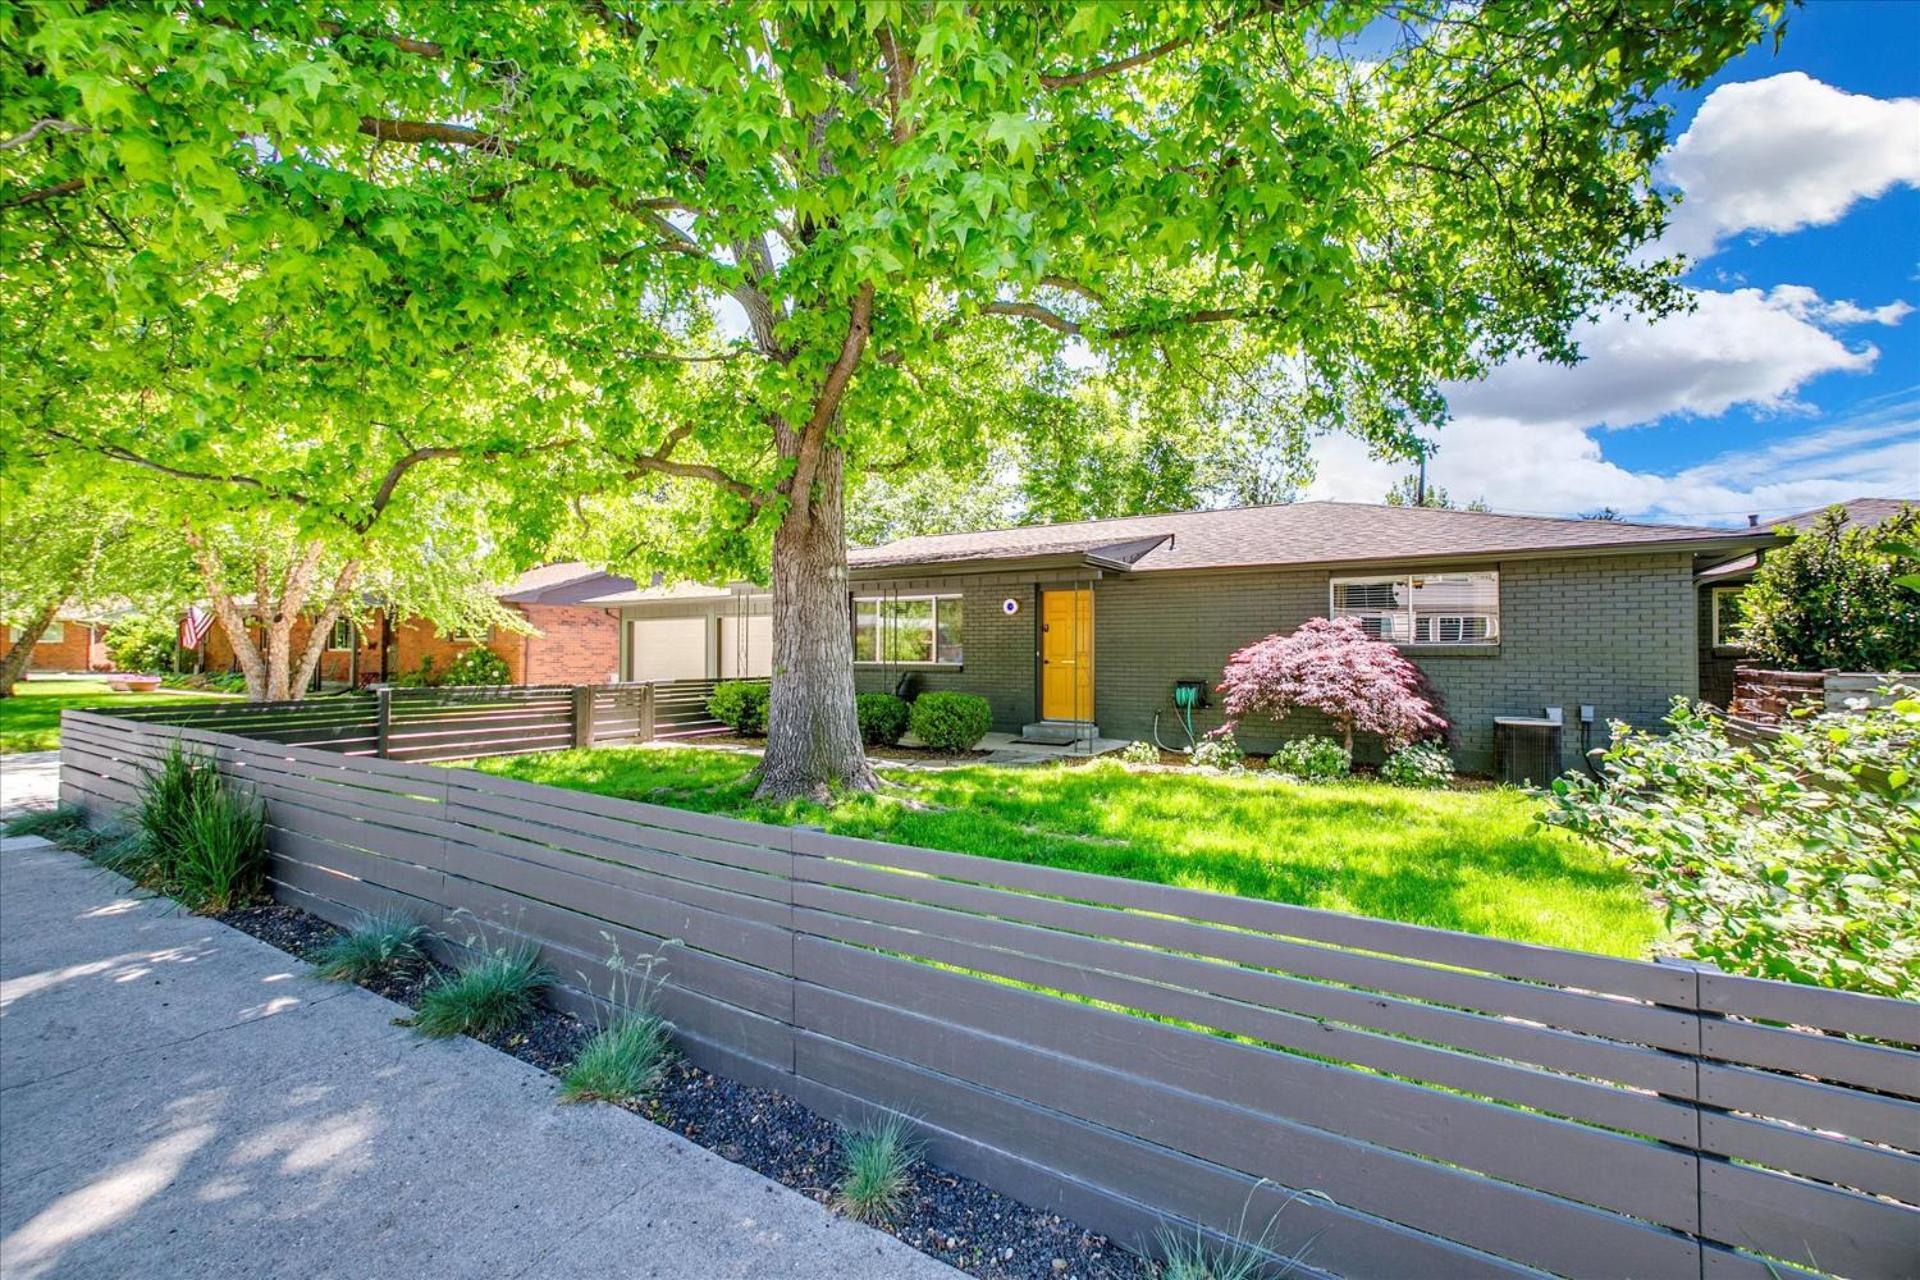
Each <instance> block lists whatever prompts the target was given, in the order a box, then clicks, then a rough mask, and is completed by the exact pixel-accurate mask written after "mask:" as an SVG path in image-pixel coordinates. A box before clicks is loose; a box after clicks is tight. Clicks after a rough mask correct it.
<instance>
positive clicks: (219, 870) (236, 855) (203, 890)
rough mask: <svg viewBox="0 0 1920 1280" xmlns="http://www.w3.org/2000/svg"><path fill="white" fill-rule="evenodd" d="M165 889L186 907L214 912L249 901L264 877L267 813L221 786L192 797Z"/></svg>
mask: <svg viewBox="0 0 1920 1280" xmlns="http://www.w3.org/2000/svg"><path fill="white" fill-rule="evenodd" d="M181 836H182V840H181V844H180V847H179V848H178V849H176V850H175V851H174V855H173V865H172V868H171V870H170V872H169V874H168V877H167V881H166V884H165V888H166V891H167V893H168V894H170V895H171V896H172V897H174V898H177V899H178V900H179V901H180V902H182V903H184V904H185V905H186V906H187V907H188V908H189V909H190V910H193V911H203V912H207V913H209V914H212V915H218V914H220V913H221V912H223V911H231V910H232V909H233V908H235V907H237V906H240V905H241V904H243V903H245V902H248V901H250V900H251V899H253V898H254V897H255V896H257V895H258V894H259V892H260V889H261V886H262V885H264V884H265V883H266V878H267V811H266V806H265V805H263V804H261V803H260V802H259V801H258V800H254V799H251V798H244V797H241V796H238V795H235V794H234V793H233V792H232V791H231V790H229V789H228V788H226V787H224V786H222V787H217V788H215V789H213V790H211V791H204V792H202V793H201V794H199V795H197V796H195V797H194V800H193V803H192V805H191V806H190V807H189V808H188V810H187V813H186V821H185V823H184V825H183V827H182V831H181Z"/></svg>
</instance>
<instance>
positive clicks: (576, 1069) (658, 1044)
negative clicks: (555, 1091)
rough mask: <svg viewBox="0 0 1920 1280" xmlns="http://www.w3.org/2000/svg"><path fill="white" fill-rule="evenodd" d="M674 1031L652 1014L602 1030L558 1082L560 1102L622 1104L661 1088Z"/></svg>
mask: <svg viewBox="0 0 1920 1280" xmlns="http://www.w3.org/2000/svg"><path fill="white" fill-rule="evenodd" d="M672 1044H673V1028H672V1027H670V1026H668V1025H667V1023H666V1022H665V1021H663V1020H662V1019H661V1018H660V1017H658V1016H657V1015H655V1014H652V1013H645V1012H642V1013H636V1014H632V1015H629V1016H627V1017H625V1018H622V1019H620V1020H619V1021H618V1022H615V1023H613V1024H612V1025H611V1026H607V1027H603V1028H602V1029H601V1030H600V1031H599V1032H597V1033H595V1035H594V1037H593V1039H591V1040H589V1041H587V1043H586V1047H585V1048H583V1049H581V1050H580V1056H579V1057H578V1058H575V1059H574V1061H573V1065H572V1066H570V1067H568V1068H567V1072H566V1074H565V1075H563V1076H561V1077H560V1101H562V1102H596V1101H597V1102H624V1101H626V1100H627V1099H629V1098H638V1097H642V1096H644V1095H645V1094H647V1093H648V1092H650V1091H651V1090H652V1089H653V1087H654V1086H655V1085H657V1084H659V1083H660V1076H661V1073H662V1072H664V1071H665V1070H666V1067H667V1063H668V1061H669V1060H670V1059H671V1058H672V1056H673V1048H672Z"/></svg>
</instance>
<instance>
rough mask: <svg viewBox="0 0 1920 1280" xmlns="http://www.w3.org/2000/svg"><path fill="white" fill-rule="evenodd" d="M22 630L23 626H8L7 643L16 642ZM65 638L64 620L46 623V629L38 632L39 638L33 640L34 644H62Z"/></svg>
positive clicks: (65, 625)
mask: <svg viewBox="0 0 1920 1280" xmlns="http://www.w3.org/2000/svg"><path fill="white" fill-rule="evenodd" d="M23 630H24V628H21V627H8V628H7V643H8V644H14V643H16V642H18V641H19V639H20V636H21V633H22V631H23ZM66 639H67V624H66V623H64V622H49V623H48V624H47V629H46V630H45V631H42V632H41V633H40V638H39V639H38V640H35V641H34V644H36V645H42V644H64V643H65V642H66Z"/></svg>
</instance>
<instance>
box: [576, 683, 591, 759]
mask: <svg viewBox="0 0 1920 1280" xmlns="http://www.w3.org/2000/svg"><path fill="white" fill-rule="evenodd" d="M573 745H574V746H575V747H590V746H592V745H593V686H592V685H590V684H577V685H575V686H573Z"/></svg>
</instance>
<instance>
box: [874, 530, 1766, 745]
mask: <svg viewBox="0 0 1920 1280" xmlns="http://www.w3.org/2000/svg"><path fill="white" fill-rule="evenodd" d="M1772 540H1773V534H1772V533H1771V532H1770V531H1766V530H1758V529H1745V530H1737V531H1732V532H1729V531H1727V530H1723V529H1702V528H1687V527H1679V526H1669V525H1650V524H1633V523H1628V522H1624V521H1586V520H1559V519H1546V518H1537V517H1531V516H1507V515H1497V514H1491V513H1478V512H1469V511H1452V510H1440V509H1432V508H1420V507H1387V506H1373V505H1366V504H1358V503H1339V502H1300V503H1293V504H1287V505H1280V506H1265V507H1244V508H1236V509H1230V510H1222V511H1196V512H1188V513H1183V514H1176V515H1163V516H1137V517H1127V518H1123V519H1116V520H1096V521H1086V522H1082V523H1076V524H1060V525H1042V526H1035V527H1030V528H1023V529H1007V530H997V531H993V532H986V533H964V534H952V535H946V536H938V537H921V538H908V539H903V540H901V541H898V542H893V543H889V544H887V545H885V546H880V547H871V548H866V549H861V550H856V551H854V552H852V553H851V556H850V565H851V570H852V582H853V589H852V597H853V599H852V604H851V614H850V618H851V628H852V643H853V645H854V658H855V663H856V669H857V679H858V684H859V687H860V688H861V689H863V690H865V689H890V688H893V687H894V686H895V685H896V683H897V682H898V681H899V680H900V678H901V677H902V676H903V675H908V674H910V675H911V676H912V677H913V680H914V683H915V684H916V685H917V686H918V687H919V688H921V689H962V690H967V691H970V692H973V693H979V694H983V695H985V696H986V698H987V699H988V701H989V702H990V703H991V705H992V707H993V717H994V727H995V728H997V729H1002V730H1008V731H1021V730H1023V729H1032V730H1037V731H1038V732H1040V733H1045V732H1046V731H1047V729H1048V727H1049V724H1050V723H1051V724H1052V725H1058V724H1061V723H1066V724H1076V723H1077V724H1082V725H1084V724H1093V725H1096V726H1097V728H1098V732H1099V733H1100V734H1101V735H1104V736H1109V737H1120V738H1141V739H1144V738H1148V737H1149V736H1150V735H1151V734H1152V733H1153V732H1154V727H1155V717H1156V714H1157V715H1158V721H1159V733H1160V737H1161V739H1162V740H1163V741H1165V742H1167V743H1168V744H1169V745H1183V744H1184V741H1185V735H1184V732H1183V731H1181V730H1180V729H1178V728H1177V727H1176V724H1175V720H1174V713H1173V689H1174V683H1175V681H1178V680H1199V681H1204V682H1205V684H1206V687H1207V689H1208V691H1209V698H1210V700H1211V701H1212V702H1214V703H1215V705H1214V706H1213V707H1211V708H1210V709H1207V710H1205V711H1203V712H1202V713H1201V714H1200V716H1199V717H1198V728H1199V729H1201V730H1202V731H1204V730H1206V729H1210V728H1212V727H1214V726H1216V725H1218V724H1220V723H1221V722H1222V715H1221V712H1220V711H1219V708H1218V705H1217V703H1218V695H1217V694H1213V693H1212V692H1211V691H1212V689H1213V687H1214V686H1215V685H1217V684H1218V683H1219V680H1220V676H1221V672H1222V670H1223V668H1224V667H1225V665H1226V662H1227V658H1228V657H1229V655H1231V654H1232V653H1233V652H1234V651H1235V650H1237V649H1239V648H1241V647H1242V646H1244V645H1247V644H1249V643H1251V642H1252V641H1255V640H1258V639H1260V638H1262V637H1263V636H1267V635H1270V634H1273V633H1275V632H1286V631H1291V630H1292V629H1293V628H1295V627H1297V626H1298V625H1299V624H1300V623H1302V622H1304V621H1306V620H1307V619H1309V618H1313V617H1321V616H1341V615H1351V616H1354V617H1358V618H1360V619H1361V621H1362V622H1363V624H1364V625H1365V626H1366V628H1367V630H1368V631H1370V632H1372V633H1373V634H1375V635H1377V636H1379V637H1381V638H1383V639H1389V640H1392V641H1394V642H1396V643H1397V644H1399V645H1400V646H1401V647H1402V649H1403V650H1404V651H1405V652H1406V654H1407V655H1408V656H1409V657H1410V658H1412V659H1413V660H1414V661H1415V662H1417V663H1418V664H1419V666H1420V667H1421V669H1422V670H1423V671H1425V672H1426V674H1427V676H1428V677H1429V679H1431V680H1432V682H1433V684H1434V686H1435V687H1436V689H1437V690H1438V691H1439V693H1440V695H1441V697H1442V701H1443V707H1442V710H1443V712H1444V714H1445V715H1446V716H1447V718H1448V719H1449V720H1450V721H1451V722H1452V724H1453V743H1452V745H1453V749H1454V755H1455V758H1456V760H1457V761H1458V762H1459V764H1460V765H1461V767H1463V768H1468V769H1478V770H1484V769H1488V768H1490V767H1491V765H1492V762H1493V736H1494V735H1493V729H1494V726H1493V721H1494V717H1496V716H1512V715H1523V716H1524V715H1531V716H1540V715H1541V714H1542V713H1543V711H1544V710H1545V709H1546V708H1548V707H1557V708H1561V709H1562V711H1563V713H1564V716H1565V721H1566V726H1567V728H1566V731H1565V732H1564V733H1563V734H1562V738H1561V742H1562V752H1563V755H1564V757H1565V758H1566V759H1567V760H1568V761H1569V762H1571V761H1574V760H1577V758H1578V754H1577V753H1578V752H1579V751H1580V749H1581V729H1580V724H1579V709H1580V708H1581V707H1582V706H1590V707H1592V708H1594V725H1593V729H1592V730H1591V733H1592V743H1593V745H1596V746H1598V745H1601V744H1602V743H1603V742H1604V741H1605V737H1606V722H1607V720H1608V719H1610V718H1615V719H1622V720H1628V721H1632V722H1635V723H1639V724H1654V723H1656V722H1658V721H1659V719H1660V718H1661V717H1662V716H1663V715H1665V713H1666V711H1667V706H1668V703H1669V701H1670V699H1671V698H1672V697H1673V696H1674V695H1676V694H1681V695H1685V696H1688V697H1693V696H1695V695H1696V694H1697V692H1698V689H1699V685H1700V661H1699V657H1698V654H1697V652H1696V643H1695V633H1696V621H1695V611H1696V608H1697V601H1698V599H1699V598H1700V597H1699V595H1698V593H1697V590H1696V586H1695V575H1696V573H1697V572H1698V571H1699V570H1700V569H1701V568H1702V567H1703V566H1705V565H1708V564H1713V563H1717V562H1722V561H1725V560H1727V559H1729V558H1730V557H1731V556H1733V555H1735V554H1737V553H1740V552H1743V551H1750V550H1753V549H1756V548H1758V547H1760V546H1763V545H1765V544H1767V543H1769V542H1771V541H1772ZM1316 728H1324V726H1321V725H1318V724H1317V723H1316V721H1315V720H1314V719H1313V718H1311V717H1308V716H1295V717H1290V718H1289V719H1288V721H1287V722H1286V723H1285V724H1284V725H1282V726H1278V727H1276V726H1274V725H1272V724H1271V723H1255V722H1249V723H1247V724H1246V725H1244V726H1243V727H1242V729H1241V734H1240V736H1241V740H1242V742H1243V743H1245V744H1246V745H1248V746H1250V747H1253V748H1255V749H1260V748H1263V747H1268V746H1271V745H1272V744H1274V743H1275V742H1277V741H1279V740H1280V739H1281V738H1282V737H1285V736H1293V735H1297V734H1301V733H1306V732H1312V731H1314V730H1315V729H1316Z"/></svg>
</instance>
